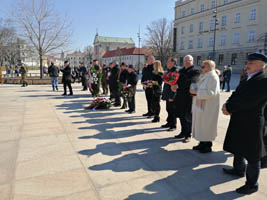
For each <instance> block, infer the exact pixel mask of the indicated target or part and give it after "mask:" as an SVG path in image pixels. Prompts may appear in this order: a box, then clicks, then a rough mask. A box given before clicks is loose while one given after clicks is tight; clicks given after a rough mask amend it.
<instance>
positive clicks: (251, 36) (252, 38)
mask: <svg viewBox="0 0 267 200" xmlns="http://www.w3.org/2000/svg"><path fill="white" fill-rule="evenodd" d="M255 35H256V32H255V31H254V30H253V31H249V32H248V41H249V42H254V41H255Z"/></svg>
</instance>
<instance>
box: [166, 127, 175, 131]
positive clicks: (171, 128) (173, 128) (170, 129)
mask: <svg viewBox="0 0 267 200" xmlns="http://www.w3.org/2000/svg"><path fill="white" fill-rule="evenodd" d="M175 130H176V127H170V128H169V129H168V130H167V131H169V132H172V131H175Z"/></svg>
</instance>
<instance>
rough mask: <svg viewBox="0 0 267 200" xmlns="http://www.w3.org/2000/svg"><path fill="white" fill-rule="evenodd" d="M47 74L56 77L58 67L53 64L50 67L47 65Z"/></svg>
mask: <svg viewBox="0 0 267 200" xmlns="http://www.w3.org/2000/svg"><path fill="white" fill-rule="evenodd" d="M48 74H49V76H50V77H58V74H59V69H58V67H57V66H55V65H50V67H48Z"/></svg>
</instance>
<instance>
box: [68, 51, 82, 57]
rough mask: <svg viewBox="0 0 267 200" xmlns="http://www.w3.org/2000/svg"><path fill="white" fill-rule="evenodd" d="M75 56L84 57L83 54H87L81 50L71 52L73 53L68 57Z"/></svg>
mask: <svg viewBox="0 0 267 200" xmlns="http://www.w3.org/2000/svg"><path fill="white" fill-rule="evenodd" d="M74 56H79V57H83V56H85V54H84V53H82V52H80V51H75V52H74V53H71V54H68V55H67V57H74Z"/></svg>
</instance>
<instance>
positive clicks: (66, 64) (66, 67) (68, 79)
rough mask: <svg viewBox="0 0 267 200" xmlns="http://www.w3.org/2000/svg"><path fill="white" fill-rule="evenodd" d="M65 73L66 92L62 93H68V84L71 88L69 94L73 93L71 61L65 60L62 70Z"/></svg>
mask: <svg viewBox="0 0 267 200" xmlns="http://www.w3.org/2000/svg"><path fill="white" fill-rule="evenodd" d="M60 71H61V72H62V73H63V77H62V83H63V86H64V93H63V94H62V95H67V86H68V88H69V91H70V93H69V96H71V95H73V92H72V87H71V67H70V65H69V61H65V62H64V68H63V69H61V70H60Z"/></svg>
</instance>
